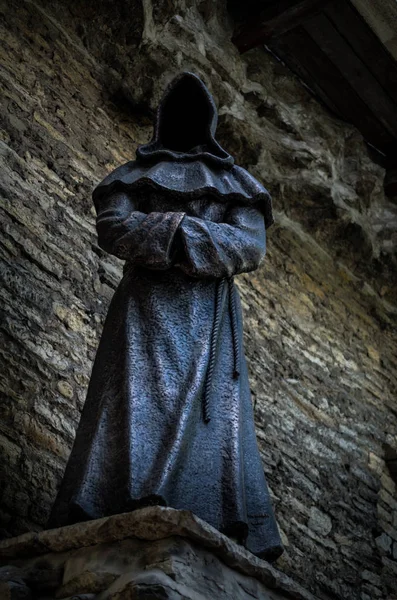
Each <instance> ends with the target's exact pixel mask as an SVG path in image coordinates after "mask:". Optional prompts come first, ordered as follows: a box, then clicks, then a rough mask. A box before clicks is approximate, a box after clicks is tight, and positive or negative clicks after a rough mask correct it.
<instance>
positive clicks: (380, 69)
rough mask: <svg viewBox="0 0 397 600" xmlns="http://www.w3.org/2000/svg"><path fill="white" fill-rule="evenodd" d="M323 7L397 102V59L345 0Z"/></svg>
mask: <svg viewBox="0 0 397 600" xmlns="http://www.w3.org/2000/svg"><path fill="white" fill-rule="evenodd" d="M324 11H325V14H326V15H327V17H328V18H329V19H330V20H331V21H332V22H333V23H334V25H335V27H336V28H337V30H338V31H339V33H340V34H341V35H342V36H343V37H344V38H345V40H346V41H347V42H348V43H349V45H350V47H351V49H352V50H353V51H354V52H355V53H356V54H357V56H359V57H360V58H361V60H362V61H363V62H364V63H365V65H366V67H367V68H368V69H369V70H370V71H371V73H372V75H373V76H374V77H375V78H376V79H377V80H378V81H379V83H380V84H381V86H382V87H383V89H384V90H385V92H386V93H387V94H388V95H389V96H390V98H391V99H392V100H393V101H394V102H395V103H396V104H397V63H396V61H395V60H394V59H393V57H392V56H391V54H389V52H388V50H386V48H385V47H384V45H383V44H382V42H381V41H380V39H379V38H378V37H377V36H376V34H375V33H374V32H373V31H372V29H371V28H370V27H369V26H368V24H367V23H366V21H364V19H363V17H362V16H361V15H360V13H359V12H358V11H357V10H356V9H355V7H354V6H353V5H352V4H351V3H350V2H346V0H337V1H335V2H332V3H329V4H327V5H326V6H325V7H324ZM396 120H397V116H396Z"/></svg>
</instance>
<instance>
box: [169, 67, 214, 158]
mask: <svg viewBox="0 0 397 600" xmlns="http://www.w3.org/2000/svg"><path fill="white" fill-rule="evenodd" d="M211 108H212V107H210V106H209V103H208V98H207V96H206V94H205V93H204V91H203V89H202V87H201V86H198V85H197V83H196V82H195V81H194V80H192V79H191V78H183V79H180V80H179V81H178V82H177V84H176V85H175V86H174V87H173V89H172V90H171V91H170V93H169V94H168V95H167V97H166V98H165V100H164V103H163V105H162V112H161V118H160V122H159V130H158V141H159V142H160V144H161V145H162V146H163V148H168V149H169V150H174V151H175V152H189V150H193V149H194V148H195V147H196V146H204V145H206V144H207V143H208V142H210V135H211V133H210V125H211V121H212V119H213V117H214V114H213V110H212V111H211V110H210V109H211Z"/></svg>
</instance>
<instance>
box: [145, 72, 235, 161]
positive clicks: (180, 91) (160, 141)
mask: <svg viewBox="0 0 397 600" xmlns="http://www.w3.org/2000/svg"><path fill="white" fill-rule="evenodd" d="M217 119H218V114H217V110H216V106H215V103H214V100H213V98H212V96H211V94H210V92H209V91H208V89H207V87H206V86H205V84H204V83H203V82H202V81H201V79H200V78H199V77H197V75H194V73H189V72H184V73H181V74H180V75H178V76H177V77H175V79H173V80H172V81H171V83H170V84H169V86H168V88H167V89H166V90H165V92H164V95H163V98H162V100H161V102H160V104H159V107H158V110H157V118H156V124H155V129H154V134H153V138H152V140H151V141H150V142H149V143H148V144H144V145H143V146H140V147H139V148H138V150H137V153H136V155H137V160H141V161H142V160H145V161H148V160H149V161H152V162H153V161H156V160H165V159H168V160H169V159H173V160H176V161H179V162H180V161H186V160H188V161H189V160H203V161H204V162H207V163H210V164H213V165H217V166H219V167H224V168H230V167H232V166H233V164H234V160H233V158H232V157H231V156H230V154H228V153H227V152H226V151H225V150H223V148H222V147H221V146H220V145H219V144H218V142H217V141H216V139H215V137H214V136H215V131H216V125H217Z"/></svg>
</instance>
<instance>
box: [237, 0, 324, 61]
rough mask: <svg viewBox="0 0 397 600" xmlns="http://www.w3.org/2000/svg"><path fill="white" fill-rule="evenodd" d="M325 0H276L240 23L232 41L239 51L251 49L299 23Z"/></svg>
mask: <svg viewBox="0 0 397 600" xmlns="http://www.w3.org/2000/svg"><path fill="white" fill-rule="evenodd" d="M324 4H326V2H325V0H278V1H277V2H273V3H272V4H270V5H269V6H268V7H267V8H265V9H264V10H263V11H262V12H261V13H260V14H259V15H257V16H255V17H252V18H250V19H249V20H248V21H246V22H244V23H243V24H241V25H240V26H239V27H238V28H237V30H236V32H235V34H234V36H233V38H232V41H233V43H234V44H235V45H236V46H237V48H238V49H239V51H240V52H241V53H243V52H247V50H251V48H255V47H256V46H259V45H261V44H265V43H266V42H268V41H269V40H270V39H272V38H274V37H276V36H280V35H282V34H283V33H285V32H286V31H289V30H290V29H293V28H294V27H296V26H297V25H300V23H302V22H303V21H304V20H305V19H307V18H308V17H310V16H312V15H313V14H314V13H315V12H316V11H318V10H321V9H323V8H324Z"/></svg>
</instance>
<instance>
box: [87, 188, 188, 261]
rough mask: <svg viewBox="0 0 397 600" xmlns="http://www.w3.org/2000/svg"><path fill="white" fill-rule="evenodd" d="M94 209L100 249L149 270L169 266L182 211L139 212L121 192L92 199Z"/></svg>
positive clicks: (126, 195) (173, 257)
mask: <svg viewBox="0 0 397 600" xmlns="http://www.w3.org/2000/svg"><path fill="white" fill-rule="evenodd" d="M95 208H96V211H97V221H96V227H97V232H98V244H99V246H100V247H101V248H102V249H103V250H106V252H109V253H110V254H114V255H115V256H118V258H121V259H123V260H127V261H130V262H133V263H135V264H137V265H141V266H145V267H148V268H150V269H159V270H162V269H168V268H169V267H170V266H172V264H173V262H174V259H175V256H176V251H177V243H176V242H177V239H176V233H177V231H178V227H179V224H180V223H181V221H182V219H183V217H184V213H177V212H164V213H162V212H151V213H148V214H146V213H143V212H140V211H138V210H135V207H134V202H133V198H132V197H131V195H130V194H126V193H124V192H117V193H113V194H111V195H110V196H108V197H102V198H100V199H98V200H96V201H95Z"/></svg>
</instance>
